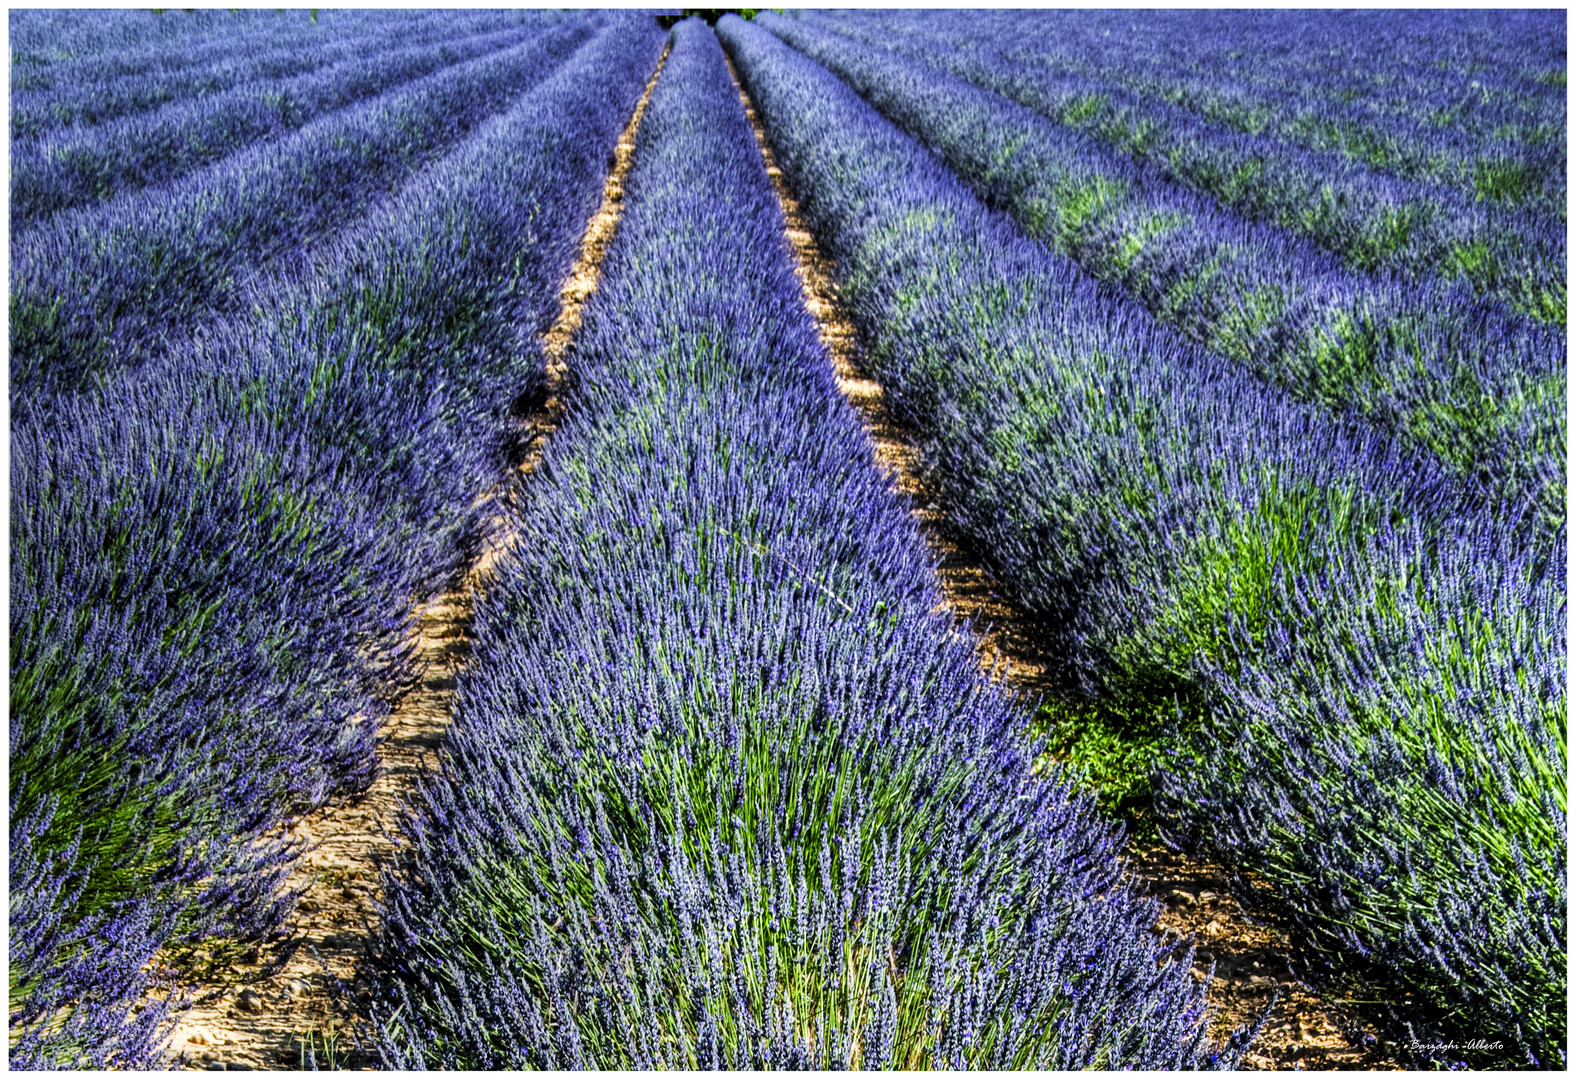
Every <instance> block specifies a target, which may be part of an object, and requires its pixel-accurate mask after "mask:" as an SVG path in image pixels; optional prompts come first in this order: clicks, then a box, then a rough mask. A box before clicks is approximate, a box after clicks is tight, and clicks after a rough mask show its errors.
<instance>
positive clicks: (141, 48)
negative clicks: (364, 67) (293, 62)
mask: <svg viewBox="0 0 1576 1080" xmlns="http://www.w3.org/2000/svg"><path fill="white" fill-rule="evenodd" d="M343 17H346V18H352V19H353V18H356V17H357V16H356V15H347V16H343ZM302 21H303V19H302V15H301V14H300V13H287V12H284V11H279V10H276V11H262V10H256V11H244V10H236V9H233V8H232V9H230V10H228V11H188V12H182V13H180V14H178V15H175V16H174V17H172V18H168V19H166V18H162V17H160V18H149V17H148V13H147V12H146V11H135V10H118V11H115V10H112V11H105V12H103V13H102V14H101V15H100V16H99V17H98V18H94V19H84V18H82V17H81V16H80V15H73V14H69V13H66V12H62V11H60V10H59V9H48V8H35V9H19V10H17V11H13V12H11V13H10V31H11V90H12V92H16V91H19V90H27V89H31V88H34V87H48V86H57V85H65V84H66V83H69V82H72V81H73V80H76V79H79V78H82V77H84V76H86V77H93V76H95V75H96V76H100V77H106V78H108V77H113V76H114V75H119V74H124V73H126V72H129V71H150V70H153V69H155V68H160V67H165V68H170V69H179V68H182V67H188V66H190V65H191V64H193V63H194V62H201V60H203V59H212V58H213V57H216V56H218V55H219V54H221V53H224V52H227V51H233V50H234V49H235V48H237V47H239V48H242V49H247V48H251V47H252V46H253V45H255V44H256V43H257V42H259V41H263V40H272V39H274V38H275V37H276V36H279V37H282V36H284V35H288V34H290V33H292V32H293V30H294V29H295V28H296V27H298V26H299V25H300V24H301V22H302Z"/></svg>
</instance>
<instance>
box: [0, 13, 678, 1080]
mask: <svg viewBox="0 0 1576 1080" xmlns="http://www.w3.org/2000/svg"><path fill="white" fill-rule="evenodd" d="M569 23H570V24H571V26H570V27H568V28H572V29H574V30H575V34H576V39H577V40H579V41H582V42H584V44H582V45H581V47H580V48H579V49H578V50H574V49H569V48H564V49H562V51H561V52H560V53H559V56H560V59H558V60H556V62H548V61H546V60H545V59H543V60H540V61H539V62H538V64H537V65H534V66H533V67H532V68H531V69H530V77H529V78H523V79H517V80H516V81H515V82H514V84H513V85H512V87H511V88H510V89H509V90H508V91H507V92H500V93H498V94H496V95H494V96H492V97H491V98H490V100H491V101H493V102H494V103H496V107H494V108H493V109H492V110H491V111H493V112H495V113H496V114H497V115H495V116H492V117H491V118H484V117H485V112H478V113H476V114H474V115H473V118H472V124H471V126H472V128H473V130H472V132H471V134H470V135H469V136H468V137H466V138H464V139H463V140H462V139H459V138H457V137H456V138H454V139H452V140H451V142H450V144H449V145H452V146H453V149H452V150H451V152H450V153H448V154H447V155H446V156H444V157H443V158H441V159H440V160H438V161H437V162H436V163H434V164H433V165H431V166H429V167H427V168H424V169H422V170H419V171H415V172H407V173H405V174H402V175H398V176H394V175H391V176H390V177H389V179H388V181H387V182H388V183H389V184H390V186H394V185H396V184H397V185H398V190H397V192H396V193H395V194H394V195H393V196H392V197H391V198H390V199H389V200H388V201H387V202H386V203H384V204H383V205H381V206H379V207H378V208H376V209H375V210H374V211H373V212H371V213H369V214H367V215H365V216H364V217H360V218H357V217H356V216H355V214H354V208H353V207H346V206H340V207H329V206H328V205H327V204H328V202H329V200H328V199H327V198H326V197H325V196H321V195H320V198H321V199H322V202H323V208H324V209H323V212H324V213H325V214H332V215H334V220H335V221H336V222H338V223H340V224H341V226H342V227H341V228H340V230H339V231H337V232H336V233H335V234H334V235H333V236H332V237H328V238H325V239H324V241H323V242H322V243H321V244H320V245H318V247H317V248H316V249H315V250H314V252H313V254H312V255H311V257H310V258H308V257H306V256H305V255H304V254H302V253H301V252H300V244H299V239H298V238H291V237H287V238H286V239H285V240H282V241H279V242H278V243H277V247H278V248H279V250H280V253H281V259H280V260H279V263H278V265H276V266H275V267H273V269H272V270H271V271H269V272H268V273H266V274H265V273H263V272H260V271H259V270H258V268H257V266H256V265H255V264H249V263H246V262H244V261H243V262H238V263H237V264H236V272H237V273H239V272H240V271H241V270H243V269H244V270H247V271H251V272H252V274H251V276H250V277H249V278H248V279H247V280H246V281H245V283H244V286H243V287H238V288H237V289H236V293H237V296H236V300H237V302H236V304H235V306H234V313H233V314H231V315H230V316H229V317H227V318H211V319H210V320H209V321H208V323H207V325H206V326H205V328H204V332H203V333H202V334H200V335H197V336H195V337H189V338H187V339H185V340H182V341H177V342H174V343H171V344H170V345H169V348H168V351H167V352H166V353H164V354H161V355H160V356H159V357H158V358H157V359H155V360H153V361H151V362H148V363H145V364H143V365H142V366H141V367H140V368H138V369H137V370H135V371H124V372H122V373H121V374H120V375H119V376H118V377H116V378H113V379H108V380H105V381H104V383H103V385H102V386H100V387H98V388H96V389H94V390H91V391H88V392H84V393H80V394H75V395H70V394H68V395H63V396H60V397H58V398H56V399H55V400H53V401H51V402H47V403H38V404H37V407H36V408H34V409H32V410H29V412H28V413H27V414H26V415H22V416H20V417H18V418H17V419H16V421H15V424H14V427H13V431H12V448H11V450H12V453H11V462H12V465H11V468H12V475H11V492H12V524H11V538H12V541H11V542H12V566H11V616H10V617H11V723H12V728H11V732H12V734H11V758H10V775H11V803H10V810H11V838H10V843H11V866H10V873H11V889H12V909H11V951H10V962H11V971H12V979H13V982H12V986H13V991H12V1013H11V1057H10V1060H11V1064H12V1065H13V1067H51V1066H79V1067H102V1066H105V1065H118V1066H149V1065H154V1064H157V1063H158V1062H159V1061H160V1059H161V1055H162V1047H161V1046H160V1041H161V1038H162V1036H163V1032H164V1030H165V1025H166V1023H167V1018H168V1012H167V1009H166V1008H165V1006H163V1005H161V1004H158V1003H156V1002H155V1001H154V1000H153V999H150V998H148V997H147V995H148V994H149V993H150V992H151V991H153V990H154V989H155V988H156V979H157V970H156V969H154V968H150V967H149V966H148V965H149V961H150V960H152V959H153V958H154V957H155V956H156V955H157V954H158V952H159V950H160V949H162V948H164V947H166V946H167V945H169V944H170V943H173V942H178V941H191V940H195V939H199V938H201V937H203V936H206V935H211V934H217V935H221V936H226V937H240V938H243V939H247V938H252V939H255V938H258V937H260V936H263V935H266V934H267V933H269V932H271V931H273V930H274V929H275V928H277V927H278V926H279V925H280V923H281V921H282V919H283V918H284V917H285V916H286V915H287V914H288V909H289V906H290V898H289V897H287V896H281V895H279V892H278V890H279V885H280V882H281V881H282V879H283V876H284V874H285V873H286V872H287V870H288V868H289V865H290V863H291V861H292V860H293V857H294V856H295V855H296V854H297V851H296V850H295V849H294V848H293V847H291V846H290V845H287V844H283V843H280V842H278V841H276V840H270V839H268V838H269V837H274V836H277V835H278V834H279V826H280V825H281V824H282V823H283V822H284V821H285V820H286V819H287V816H288V815H293V814H296V813H299V812H302V811H304V810H306V809H309V808H311V807H314V806H317V805H320V804H322V803H323V802H324V800H325V799H327V798H329V797H331V796H333V795H335V794H336V793H342V792H349V791H355V790H359V789H360V788H363V787H364V786H365V785H366V784H367V783H368V782H369V781H370V780H371V779H372V776H373V775H374V773H375V769H376V761H375V753H374V751H375V743H376V732H377V726H378V722H379V719H380V718H381V717H382V716H383V715H385V713H386V711H387V708H388V704H389V697H390V687H391V686H392V685H394V684H395V683H397V681H398V680H399V679H401V678H402V677H404V674H405V672H406V671H407V653H406V651H405V650H406V649H407V647H408V646H407V645H406V642H407V640H408V634H407V631H408V628H409V620H410V612H411V609H412V607H413V605H414V604H415V603H416V602H418V601H419V600H421V599H422V598H424V597H425V596H427V595H429V594H431V593H432V591H434V590H435V589H436V588H438V587H439V586H441V585H442V584H443V583H444V582H445V581H446V580H448V579H450V578H451V577H452V575H453V574H454V573H455V572H456V571H457V570H458V569H459V568H460V567H461V566H462V565H463V564H464V562H465V559H466V553H467V549H468V546H469V545H470V544H471V543H472V542H473V541H474V537H475V533H476V528H477V514H478V513H479V512H480V511H478V510H477V509H476V508H475V505H474V504H475V500H476V496H477V494H478V493H479V492H482V491H485V490H486V489H487V488H488V487H489V486H490V485H491V484H492V483H493V482H494V481H495V480H496V478H497V477H498V476H499V475H500V474H501V473H502V472H503V470H504V467H505V465H506V463H507V461H508V460H509V457H510V455H511V454H512V453H513V447H512V440H513V438H514V435H513V434H512V432H513V431H514V425H513V424H512V422H511V421H510V419H509V416H508V412H509V403H510V401H511V400H512V399H513V398H514V397H516V396H517V395H518V394H520V393H521V392H526V393H530V392H531V390H532V387H533V386H539V385H540V379H541V368H542V357H541V353H540V346H539V344H538V336H539V335H540V333H541V332H542V331H543V330H545V328H546V326H547V325H548V324H549V323H550V321H551V319H552V318H553V317H554V315H555V313H556V304H557V292H558V288H559V284H560V283H561V281H562V280H563V278H564V277H565V275H566V274H567V272H568V270H569V267H570V266H571V264H572V261H573V257H574V254H575V251H576V247H577V239H578V236H579V234H580V233H581V231H582V230H583V228H584V226H585V222H586V221H587V219H588V218H589V216H590V214H591V212H592V211H593V210H594V209H595V206H596V204H597V201H598V199H599V197H600V192H601V185H602V182H603V178H604V177H605V174H606V163H607V161H608V160H609V155H610V153H611V150H612V148H613V146H614V144H615V142H616V140H617V137H618V134H619V131H620V130H621V128H622V126H623V124H624V123H625V121H626V120H627V118H628V116H629V113H630V111H631V110H632V108H633V106H634V103H635V101H636V99H637V98H638V96H639V93H640V91H641V88H642V86H643V85H644V82H645V80H646V78H647V77H648V75H649V73H650V72H651V70H652V68H653V66H654V65H655V62H656V59H657V53H658V50H659V49H660V47H661V42H662V35H661V33H660V31H658V29H657V28H656V26H655V25H654V23H653V22H652V21H651V20H650V19H647V18H639V17H631V18H622V17H612V18H609V17H601V16H596V15H589V14H584V15H578V16H574V17H572V18H571V19H570V20H569ZM558 33H559V32H558V31H551V32H549V31H545V30H544V32H543V37H544V38H545V39H548V40H558V39H557V38H555V37H554V35H555V34H558ZM571 53H572V55H571ZM275 160H277V162H278V165H277V167H278V168H280V169H288V170H293V171H294V172H296V173H297V174H302V173H305V172H306V170H307V168H308V167H309V166H310V165H311V160H310V158H304V159H294V160H292V159H290V158H288V157H283V156H281V157H277V158H276V159H275ZM210 175H211V176H214V177H216V178H217V179H218V180H220V181H222V180H224V179H225V177H226V176H227V175H228V174H227V173H224V172H213V173H210ZM199 177H200V174H199ZM188 190H190V191H192V192H200V191H201V188H200V186H199V178H194V180H193V182H192V183H191V185H189V188H188ZM325 195H326V193H325ZM148 197H149V198H150V199H151V198H157V197H159V196H158V193H150V195H149V196H148ZM130 205H131V203H128V206H130ZM139 300H140V302H142V303H143V304H148V303H155V304H156V303H157V302H158V300H157V298H148V297H128V298H126V299H125V300H124V303H125V304H126V305H127V307H128V308H129V307H132V306H134V304H135V303H136V302H138V301H139ZM116 347H119V348H121V349H124V350H125V352H127V353H133V352H135V350H136V349H137V348H138V347H139V343H138V342H137V341H136V340H134V339H133V340H126V341H118V340H117V341H112V342H111V348H112V349H114V348H116ZM13 356H14V359H15V360H20V359H21V357H19V356H16V354H13ZM115 358H116V359H117V360H118V359H120V357H118V356H117V357H115ZM41 418H42V419H41Z"/></svg>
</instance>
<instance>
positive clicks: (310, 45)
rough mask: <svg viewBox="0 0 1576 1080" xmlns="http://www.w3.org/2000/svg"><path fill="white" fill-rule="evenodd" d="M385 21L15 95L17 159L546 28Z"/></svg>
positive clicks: (438, 19) (395, 17)
mask: <svg viewBox="0 0 1576 1080" xmlns="http://www.w3.org/2000/svg"><path fill="white" fill-rule="evenodd" d="M369 14H370V13H369ZM378 16H379V17H378V18H376V19H373V18H370V17H369V18H364V19H362V20H360V21H356V22H349V21H343V20H337V21H335V22H332V23H328V24H325V25H324V26H322V27H317V28H313V29H311V30H303V29H294V28H293V29H292V31H291V33H290V34H289V36H288V39H287V43H286V44H283V45H279V46H276V47H273V48H262V47H261V45H262V43H261V42H259V43H258V44H257V46H254V48H253V50H252V51H250V52H246V53H242V54H240V55H238V54H237V52H236V48H235V45H234V43H233V42H231V41H228V40H221V41H218V42H216V43H214V45H213V46H212V47H211V48H210V49H205V50H201V52H203V53H205V54H209V53H211V55H205V56H204V57H203V59H202V60H201V62H194V63H192V64H191V65H190V66H189V67H185V68H182V69H180V70H178V71H173V72H172V71H162V70H161V71H154V72H138V73H135V74H131V75H122V76H120V77H118V78H115V79H112V80H107V81H90V82H87V83H79V82H73V83H70V84H68V85H65V86H61V87H56V88H53V89H49V90H39V91H24V92H21V93H16V94H13V95H12V96H11V137H12V151H11V153H12V157H13V159H14V158H15V156H16V153H17V148H18V147H19V146H25V145H27V143H26V142H25V141H24V140H28V139H34V138H37V137H38V136H40V135H44V134H46V133H50V132H55V133H57V134H58V135H59V136H60V137H62V138H68V139H72V138H83V137H85V132H84V131H83V130H82V129H84V128H91V127H92V126H93V125H96V124H102V123H107V122H109V121H112V120H118V119H120V118H122V117H125V116H130V115H132V114H134V113H141V112H146V111H148V110H150V109H156V108H159V107H160V106H165V105H171V104H174V103H177V102H190V101H192V100H194V99H206V98H210V97H212V96H214V95H218V94H223V93H225V92H227V91H230V90H234V89H235V88H237V87H240V86H248V85H256V84H259V83H262V82H277V81H280V80H284V79H288V78H291V77H292V76H297V75H304V74H307V73H309V72H313V71H318V70H321V69H322V68H325V67H329V66H331V65H333V64H342V63H345V62H346V61H350V60H356V59H359V58H362V57H364V56H365V55H367V54H368V53H382V52H386V51H387V50H389V49H391V48H396V47H403V48H414V47H416V46H418V45H430V44H434V43H437V42H440V41H445V40H451V39H458V38H462V37H466V36H474V35H478V34H486V33H491V32H494V31H500V30H506V29H509V28H510V27H524V26H525V25H527V24H528V23H533V24H534V23H537V22H540V21H543V16H541V15H527V14H526V13H524V12H519V13H512V14H511V15H510V16H509V17H507V18H504V17H500V13H496V12H477V13H470V14H468V15H459V14H456V13H454V12H438V13H432V14H426V15H424V16H423V17H420V18H413V17H412V13H410V12H382V13H378ZM193 51H194V52H196V51H198V50H193Z"/></svg>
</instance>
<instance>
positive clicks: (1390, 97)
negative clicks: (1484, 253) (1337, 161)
mask: <svg viewBox="0 0 1576 1080" xmlns="http://www.w3.org/2000/svg"><path fill="white" fill-rule="evenodd" d="M1016 29H1017V30H1018V33H1019V38H1018V44H1017V45H1016V46H1015V47H1014V50H1013V51H1014V53H1015V55H1017V56H1020V57H1022V58H1023V59H1026V60H1027V59H1029V57H1031V56H1032V58H1033V62H1034V63H1036V64H1037V65H1039V66H1041V67H1047V68H1053V69H1058V70H1067V71H1072V72H1076V73H1079V74H1083V75H1088V76H1091V77H1095V78H1098V79H1101V80H1104V81H1107V82H1111V83H1115V84H1119V85H1121V86H1123V87H1125V88H1126V89H1128V90H1131V91H1133V92H1135V93H1137V94H1139V95H1141V96H1143V97H1146V98H1161V99H1163V100H1165V101H1168V102H1170V103H1171V104H1173V105H1177V106H1180V107H1181V108H1183V109H1185V110H1186V111H1187V112H1189V113H1193V114H1195V115H1197V116H1200V117H1202V118H1203V119H1204V120H1206V121H1208V122H1210V123H1211V124H1217V125H1221V126H1223V127H1226V128H1230V129H1233V130H1236V131H1240V132H1243V133H1246V134H1249V135H1267V136H1270V137H1271V138H1273V139H1274V140H1275V142H1276V143H1278V144H1283V145H1294V146H1301V147H1305V148H1307V149H1309V150H1314V151H1327V150H1328V151H1333V152H1335V153H1338V154H1340V155H1342V156H1345V157H1348V158H1351V159H1354V160H1356V161H1361V162H1364V163H1366V164H1368V165H1371V166H1373V167H1375V168H1376V169H1377V170H1378V171H1380V172H1383V173H1393V174H1395V175H1397V176H1400V177H1402V178H1404V179H1408V180H1424V179H1433V180H1438V181H1441V182H1443V183H1446V184H1449V185H1451V186H1454V187H1456V188H1458V189H1460V190H1461V191H1462V192H1463V193H1464V194H1466V195H1468V196H1470V197H1473V198H1482V199H1484V200H1488V201H1494V202H1500V203H1503V204H1506V205H1511V206H1531V207H1534V208H1536V209H1537V210H1538V212H1539V213H1542V214H1547V215H1552V216H1555V217H1563V216H1564V205H1565V94H1564V91H1563V89H1562V87H1563V86H1564V72H1565V34H1564V24H1563V23H1562V22H1561V21H1560V19H1559V16H1558V15H1557V14H1556V13H1554V12H1551V11H1527V10H1522V11H1507V10H1501V11H1493V12H1477V13H1472V14H1466V13H1463V12H1461V11H1449V10H1445V11H1417V12H1413V13H1409V14H1408V15H1407V16H1406V17H1405V18H1396V17H1395V15H1394V14H1392V13H1386V12H1361V11H1359V12H1343V13H1339V14H1333V15H1322V14H1319V15H1315V14H1311V13H1308V12H1290V11H1287V12H1274V13H1271V12H1264V13H1252V14H1236V15H1224V14H1216V13H1204V14H1202V15H1195V14H1191V13H1190V14H1186V15H1184V14H1182V13H1180V12H1168V11H1158V12H1149V13H1146V14H1145V15H1144V16H1143V17H1141V18H1135V17H1134V16H1132V15H1131V14H1128V13H1123V12H1116V11H1110V12H1090V13H1088V14H1087V15H1085V16H1084V17H1081V18H1076V19H1061V20H1057V21H1056V23H1055V26H1054V33H1047V32H1044V31H1049V30H1050V29H1051V27H1050V26H1048V25H1045V24H1043V23H1042V24H1041V26H1040V27H1036V28H1035V29H1036V30H1040V31H1041V32H1038V33H1034V32H1031V33H1030V34H1028V35H1025V34H1024V33H1023V30H1024V28H1023V26H1022V24H1021V22H1020V23H1019V24H1017V26H1016Z"/></svg>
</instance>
